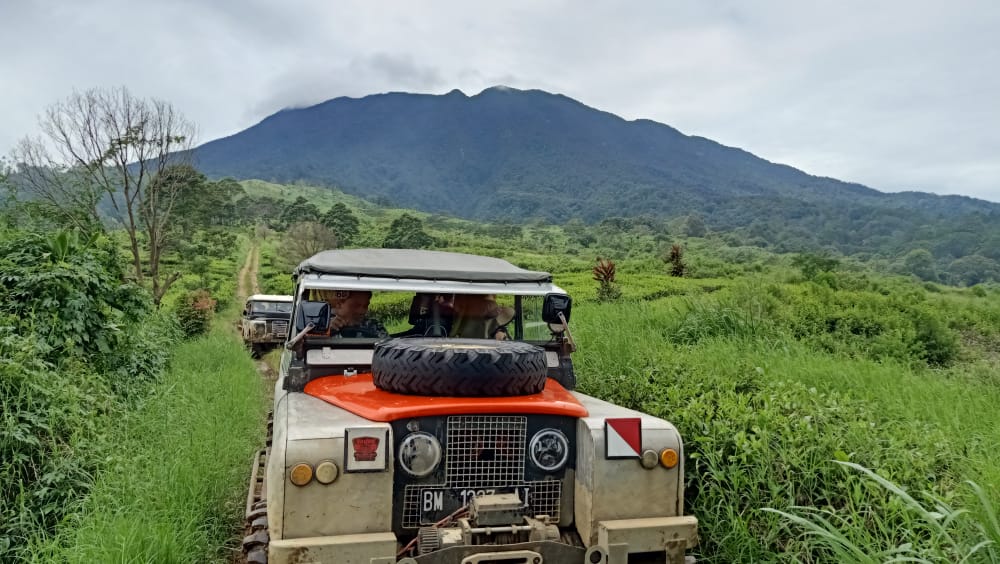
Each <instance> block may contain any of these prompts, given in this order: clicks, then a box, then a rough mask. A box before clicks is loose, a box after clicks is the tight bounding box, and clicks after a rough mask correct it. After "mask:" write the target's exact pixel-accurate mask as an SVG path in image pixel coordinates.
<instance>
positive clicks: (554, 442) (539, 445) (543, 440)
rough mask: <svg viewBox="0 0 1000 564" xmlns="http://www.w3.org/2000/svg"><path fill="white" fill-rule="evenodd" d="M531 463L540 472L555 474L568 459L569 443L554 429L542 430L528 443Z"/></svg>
mask: <svg viewBox="0 0 1000 564" xmlns="http://www.w3.org/2000/svg"><path fill="white" fill-rule="evenodd" d="M528 452H529V454H530V455H531V461H532V462H534V463H535V466H538V467H539V468H541V469H542V470H545V471H547V472H555V471H556V470H558V469H560V468H562V467H563V465H565V464H566V461H567V460H568V459H569V441H568V440H566V435H564V434H562V433H561V432H560V431H558V430H556V429H542V430H541V431H539V432H537V433H535V436H534V437H531V442H530V443H528Z"/></svg>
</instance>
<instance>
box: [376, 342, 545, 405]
mask: <svg viewBox="0 0 1000 564" xmlns="http://www.w3.org/2000/svg"><path fill="white" fill-rule="evenodd" d="M545 378H546V362H545V351H544V350H542V349H541V348H539V347H536V346H534V345H530V344H528V343H521V342H518V341H493V340H489V339H429V338H424V339H419V338H418V339H390V340H388V341H382V342H381V343H377V344H376V345H375V356H374V357H373V358H372V379H373V380H374V382H375V386H376V387H378V388H379V389H382V390H385V391H387V392H395V393H399V394H412V395H422V396H453V397H490V396H492V397H500V396H523V395H529V394H537V393H539V392H541V391H542V389H543V388H545Z"/></svg>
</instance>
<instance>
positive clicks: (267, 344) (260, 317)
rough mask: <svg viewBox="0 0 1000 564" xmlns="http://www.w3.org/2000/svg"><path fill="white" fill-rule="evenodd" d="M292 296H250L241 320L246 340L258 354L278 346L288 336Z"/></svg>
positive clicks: (244, 340)
mask: <svg viewBox="0 0 1000 564" xmlns="http://www.w3.org/2000/svg"><path fill="white" fill-rule="evenodd" d="M291 305H292V297H291V296H281V295H272V294H254V295H252V296H250V297H249V298H247V301H246V305H245V306H244V307H243V317H242V318H241V319H240V332H241V333H242V334H243V343H244V344H246V346H247V348H249V349H250V350H251V351H253V353H254V354H255V355H260V354H262V353H265V352H267V351H269V350H271V349H274V348H277V347H279V346H281V345H283V344H284V343H285V341H286V340H287V339H288V324H289V319H290V316H291Z"/></svg>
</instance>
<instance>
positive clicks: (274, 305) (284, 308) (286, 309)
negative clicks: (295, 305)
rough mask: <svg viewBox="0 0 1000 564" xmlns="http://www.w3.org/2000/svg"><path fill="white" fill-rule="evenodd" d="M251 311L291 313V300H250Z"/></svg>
mask: <svg viewBox="0 0 1000 564" xmlns="http://www.w3.org/2000/svg"><path fill="white" fill-rule="evenodd" d="M250 311H251V313H278V314H285V315H288V314H290V313H292V302H251V304H250Z"/></svg>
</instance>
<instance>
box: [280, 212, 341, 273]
mask: <svg viewBox="0 0 1000 564" xmlns="http://www.w3.org/2000/svg"><path fill="white" fill-rule="evenodd" d="M284 247H285V251H286V253H287V256H288V258H289V259H291V261H292V262H293V263H294V264H297V263H299V262H301V261H303V260H305V259H307V258H309V257H311V256H313V255H315V254H316V253H318V252H320V251H325V250H327V249H335V248H337V235H336V234H335V233H334V232H333V231H332V230H331V229H330V228H329V227H327V226H325V225H323V224H322V223H316V222H314V221H303V222H301V223H295V224H293V225H292V226H291V227H289V228H288V231H287V232H286V233H285V245H284Z"/></svg>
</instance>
